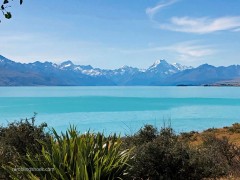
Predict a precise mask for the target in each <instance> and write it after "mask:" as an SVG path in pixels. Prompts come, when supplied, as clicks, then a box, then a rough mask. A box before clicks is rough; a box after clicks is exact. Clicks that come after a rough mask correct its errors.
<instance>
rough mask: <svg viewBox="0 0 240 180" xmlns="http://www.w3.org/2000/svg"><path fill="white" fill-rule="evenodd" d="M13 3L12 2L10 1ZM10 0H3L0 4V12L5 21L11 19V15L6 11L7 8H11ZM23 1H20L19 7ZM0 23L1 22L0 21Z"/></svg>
mask: <svg viewBox="0 0 240 180" xmlns="http://www.w3.org/2000/svg"><path fill="white" fill-rule="evenodd" d="M12 1H13V0H12ZM10 2H11V0H3V2H2V4H0V5H1V6H0V11H1V12H2V13H3V15H4V17H5V18H6V19H11V18H12V14H11V12H10V11H8V8H9V7H11V6H10V5H9V4H10ZM22 3H23V0H20V5H22ZM0 22H1V21H0Z"/></svg>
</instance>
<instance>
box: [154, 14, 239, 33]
mask: <svg viewBox="0 0 240 180" xmlns="http://www.w3.org/2000/svg"><path fill="white" fill-rule="evenodd" d="M159 27H160V28H161V29H167V30H171V31H179V32H189V33H197V34H206V33H212V32H216V31H224V30H236V29H239V28H240V16H228V17H220V18H215V19H211V18H206V17H204V18H191V17H172V18H171V20H170V23H168V24H159Z"/></svg>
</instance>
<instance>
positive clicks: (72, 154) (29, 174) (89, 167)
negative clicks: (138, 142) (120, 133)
mask: <svg viewBox="0 0 240 180" xmlns="http://www.w3.org/2000/svg"><path fill="white" fill-rule="evenodd" d="M40 143H41V144H42V151H41V153H40V154H37V155H35V156H32V155H31V154H27V156H26V158H24V167H25V168H40V170H42V171H13V169H12V168H13V164H12V165H11V166H7V167H5V169H6V170H7V171H8V172H9V173H10V174H11V177H12V178H13V179H19V178H21V179H56V180H57V179H62V180H68V179H69V180H100V179H104V180H105V179H106V180H107V179H122V178H124V175H125V174H126V169H127V168H128V167H129V166H128V164H127V163H128V160H129V158H130V150H124V151H122V150H121V139H120V137H117V136H116V135H115V134H114V135H112V136H108V137H105V136H104V135H103V134H101V133H97V134H94V133H90V132H87V133H85V134H82V135H81V134H79V133H78V131H77V130H76V127H74V126H70V129H69V130H68V131H67V132H66V133H65V134H64V133H62V134H61V135H58V134H57V132H56V131H55V130H54V129H53V137H52V138H51V142H50V143H48V144H47V143H46V142H43V141H41V142H40Z"/></svg>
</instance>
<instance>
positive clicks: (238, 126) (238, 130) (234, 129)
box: [228, 123, 240, 133]
mask: <svg viewBox="0 0 240 180" xmlns="http://www.w3.org/2000/svg"><path fill="white" fill-rule="evenodd" d="M228 131H229V132H232V133H240V124H239V123H234V124H233V125H232V126H231V127H229V128H228Z"/></svg>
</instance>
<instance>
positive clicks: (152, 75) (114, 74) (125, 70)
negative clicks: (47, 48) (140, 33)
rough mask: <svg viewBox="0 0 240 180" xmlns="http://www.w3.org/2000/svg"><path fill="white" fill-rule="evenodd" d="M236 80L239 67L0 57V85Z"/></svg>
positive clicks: (177, 83) (187, 83)
mask: <svg viewBox="0 0 240 180" xmlns="http://www.w3.org/2000/svg"><path fill="white" fill-rule="evenodd" d="M236 79H237V80H238V81H239V79H240V66H239V65H231V66H228V67H224V66H220V67H215V66H212V65H208V64H203V65H201V66H199V67H196V68H193V67H189V66H184V65H181V64H179V63H174V64H170V63H168V62H167V61H166V60H157V61H155V62H154V63H153V65H151V66H150V67H149V68H147V69H138V68H135V67H130V66H123V67H121V68H118V69H113V70H110V69H100V68H94V67H92V66H91V65H75V64H74V63H72V62H71V61H70V60H68V61H65V62H63V63H61V64H55V63H52V62H39V61H36V62H33V63H17V62H14V61H12V60H10V59H8V58H6V57H4V56H2V55H0V86H137V85H142V86H169V85H170V86H190V85H194V86H199V85H214V84H218V83H219V82H236V81H235V80H236Z"/></svg>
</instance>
